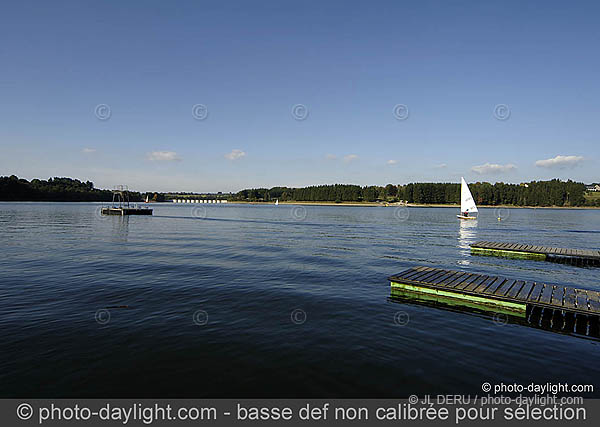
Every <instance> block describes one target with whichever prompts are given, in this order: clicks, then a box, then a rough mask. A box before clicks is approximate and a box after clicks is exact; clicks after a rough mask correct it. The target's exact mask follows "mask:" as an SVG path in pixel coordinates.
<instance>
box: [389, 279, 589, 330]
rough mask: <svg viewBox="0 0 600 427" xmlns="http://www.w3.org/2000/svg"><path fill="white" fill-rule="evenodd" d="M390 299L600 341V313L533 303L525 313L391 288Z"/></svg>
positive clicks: (498, 324) (499, 322) (495, 322)
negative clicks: (575, 312) (539, 305)
mask: <svg viewBox="0 0 600 427" xmlns="http://www.w3.org/2000/svg"><path fill="white" fill-rule="evenodd" d="M390 301H392V302H395V303H400V304H417V305H422V306H427V307H432V308H436V309H440V310H449V311H455V312H460V313H465V314H471V315H478V316H483V317H484V318H486V319H489V320H490V321H492V322H493V324H494V325H496V326H504V325H506V324H509V323H511V324H516V325H522V326H528V327H531V328H537V329H543V330H546V331H551V332H556V333H561V334H566V335H572V336H577V337H580V338H589V339H594V340H597V341H600V324H599V320H600V319H599V317H598V316H586V315H582V314H573V313H565V312H564V311H562V310H554V309H551V308H548V307H546V308H543V307H532V306H528V307H527V311H526V312H524V313H520V312H515V311H511V310H507V309H503V308H501V307H493V308H492V307H490V306H486V305H484V304H477V303H475V302H472V301H466V300H458V299H455V298H449V297H445V296H440V295H434V294H424V293H417V292H413V291H408V290H405V289H399V288H392V290H391V295H390ZM465 322H469V319H468V318H465Z"/></svg>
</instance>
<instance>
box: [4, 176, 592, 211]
mask: <svg viewBox="0 0 600 427" xmlns="http://www.w3.org/2000/svg"><path fill="white" fill-rule="evenodd" d="M469 188H470V189H471V193H473V198H474V199H475V202H476V203H477V204H478V205H480V206H483V205H488V206H497V205H513V206H599V207H600V198H599V197H590V195H588V196H587V197H586V190H585V188H586V186H585V184H583V183H581V182H574V181H571V180H568V181H561V180H558V179H553V180H551V181H531V182H529V183H523V184H505V183H502V182H497V183H495V184H490V183H489V182H475V183H472V184H469ZM173 194H174V193H168V194H167V193H144V194H141V193H138V192H129V195H130V200H131V201H132V202H139V201H143V200H144V199H145V197H146V195H148V196H149V199H151V200H153V201H163V200H166V199H169V198H170V197H166V196H167V195H168V196H171V197H172V195H173ZM181 194H184V193H181ZM220 196H221V197H226V198H227V199H229V200H231V201H246V202H273V201H275V200H280V201H282V202H285V201H299V202H304V201H306V202H337V203H342V202H377V201H381V202H398V201H404V202H407V203H417V204H460V184H457V183H410V184H406V185H395V184H388V185H386V186H376V185H371V186H360V185H352V184H334V185H314V186H310V187H302V188H291V187H273V188H254V189H246V190H242V191H239V192H237V193H235V194H231V195H230V194H222V195H220ZM0 200H2V201H60V202H66V201H72V202H79V201H97V202H100V201H102V202H110V201H111V200H112V191H110V190H102V189H98V188H95V187H94V183H93V182H91V181H85V182H83V181H80V180H78V179H72V178H58V177H57V178H50V179H48V180H40V179H32V180H31V181H27V180H26V179H23V178H18V177H16V176H15V175H12V176H2V177H0Z"/></svg>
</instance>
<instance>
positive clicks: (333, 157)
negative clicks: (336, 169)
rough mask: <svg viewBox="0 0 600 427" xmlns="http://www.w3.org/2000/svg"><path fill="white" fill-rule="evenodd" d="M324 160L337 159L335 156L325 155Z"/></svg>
mask: <svg viewBox="0 0 600 427" xmlns="http://www.w3.org/2000/svg"><path fill="white" fill-rule="evenodd" d="M325 159H327V160H335V159H337V156H336V155H335V154H327V155H325Z"/></svg>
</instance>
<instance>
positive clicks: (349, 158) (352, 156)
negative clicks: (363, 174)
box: [344, 154, 358, 163]
mask: <svg viewBox="0 0 600 427" xmlns="http://www.w3.org/2000/svg"><path fill="white" fill-rule="evenodd" d="M356 159H358V156H357V155H356V154H348V155H347V156H344V161H345V162H346V163H349V162H351V161H353V160H356Z"/></svg>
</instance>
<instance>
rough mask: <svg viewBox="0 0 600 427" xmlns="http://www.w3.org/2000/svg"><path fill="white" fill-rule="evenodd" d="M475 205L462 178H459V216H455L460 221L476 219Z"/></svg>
mask: <svg viewBox="0 0 600 427" xmlns="http://www.w3.org/2000/svg"><path fill="white" fill-rule="evenodd" d="M476 213H477V205H475V200H473V195H472V194H471V190H469V186H468V185H467V182H466V181H465V179H464V178H462V177H461V178H460V215H456V216H457V217H458V218H460V219H477V216H476V215H472V214H476Z"/></svg>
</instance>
